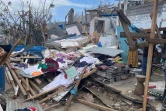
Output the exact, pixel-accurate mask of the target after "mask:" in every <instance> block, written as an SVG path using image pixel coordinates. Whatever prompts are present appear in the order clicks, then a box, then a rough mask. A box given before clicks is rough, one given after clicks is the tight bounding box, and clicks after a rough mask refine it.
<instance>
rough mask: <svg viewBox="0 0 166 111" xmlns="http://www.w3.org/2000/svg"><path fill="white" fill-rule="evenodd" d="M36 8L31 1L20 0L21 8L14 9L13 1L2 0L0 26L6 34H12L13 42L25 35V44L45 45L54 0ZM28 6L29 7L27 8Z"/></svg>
mask: <svg viewBox="0 0 166 111" xmlns="http://www.w3.org/2000/svg"><path fill="white" fill-rule="evenodd" d="M35 2H36V1H35ZM39 2H40V5H39V6H38V7H37V8H35V7H33V4H32V3H31V0H30V1H27V2H26V3H25V2H23V1H21V0H20V3H21V6H20V10H15V11H13V9H12V11H11V10H10V9H11V5H12V2H8V4H5V3H4V2H3V1H2V0H0V7H1V8H0V12H1V13H0V21H1V22H0V26H1V30H2V32H3V33H4V34H5V35H6V36H12V38H13V42H15V41H16V40H17V38H18V37H20V36H23V37H24V41H22V42H23V44H25V45H26V44H31V43H36V45H45V41H46V36H47V28H46V26H47V22H48V21H49V20H50V19H51V18H52V15H51V8H53V7H54V4H53V2H54V0H52V1H51V2H50V3H49V5H46V0H44V2H42V0H39ZM26 7H28V8H26Z"/></svg>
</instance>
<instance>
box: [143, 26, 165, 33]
mask: <svg viewBox="0 0 166 111" xmlns="http://www.w3.org/2000/svg"><path fill="white" fill-rule="evenodd" d="M164 30H166V27H163V28H159V31H164ZM142 31H143V32H145V33H147V32H151V29H143V30H142Z"/></svg>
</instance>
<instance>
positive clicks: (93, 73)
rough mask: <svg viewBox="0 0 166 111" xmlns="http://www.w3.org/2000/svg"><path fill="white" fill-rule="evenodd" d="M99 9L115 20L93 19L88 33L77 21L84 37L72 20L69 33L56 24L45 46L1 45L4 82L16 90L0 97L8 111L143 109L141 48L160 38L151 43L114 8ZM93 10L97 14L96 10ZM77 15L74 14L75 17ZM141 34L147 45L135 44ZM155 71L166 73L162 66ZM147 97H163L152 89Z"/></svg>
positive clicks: (67, 28) (118, 110) (0, 58)
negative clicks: (73, 105) (78, 106)
mask: <svg viewBox="0 0 166 111" xmlns="http://www.w3.org/2000/svg"><path fill="white" fill-rule="evenodd" d="M140 5H141V4H140ZM99 9H100V13H101V14H103V15H105V14H111V15H110V16H111V17H93V19H92V20H91V21H90V22H89V24H88V25H87V24H86V25H87V26H89V31H88V32H89V33H88V32H87V31H86V30H85V28H84V26H83V25H82V24H81V23H80V22H79V21H77V20H76V21H77V25H80V27H81V29H82V31H83V33H82V32H80V30H79V29H78V27H77V25H75V24H72V25H71V24H70V23H71V22H72V23H73V20H69V21H68V23H67V24H66V25H68V26H67V27H65V28H64V27H63V28H62V26H61V25H58V24H55V25H53V26H51V30H50V34H54V33H55V32H56V33H57V35H51V37H49V39H47V40H46V41H45V46H36V45H35V44H30V45H26V46H24V45H18V44H19V43H20V41H21V40H22V39H23V38H20V39H19V40H18V41H17V42H16V43H15V45H14V46H12V48H11V50H9V51H6V50H5V48H4V47H3V46H2V48H0V66H6V68H5V75H6V82H7V85H8V86H10V87H12V91H13V93H10V94H9V93H8V94H7V93H6V92H8V90H9V89H8V90H7V91H6V92H5V96H6V100H4V99H2V98H1V95H0V103H1V104H2V107H3V108H4V107H6V111H10V109H14V110H17V109H18V110H19V109H25V110H38V111H43V110H44V111H50V109H51V108H54V107H61V106H64V105H65V107H64V111H67V110H68V109H69V107H70V104H71V103H72V101H74V102H78V103H81V104H85V105H88V106H90V107H93V108H96V109H99V110H104V111H125V110H127V111H133V110H135V109H140V108H141V105H140V103H142V99H143V93H144V81H145V78H146V77H145V76H143V75H142V76H136V78H135V75H136V74H138V73H140V72H141V69H139V66H140V64H139V62H138V48H143V47H145V46H146V47H147V46H148V42H151V43H158V42H156V41H155V40H159V41H161V40H162V39H161V38H156V39H149V37H150V34H147V33H142V30H140V29H139V28H137V27H135V26H134V25H133V24H131V23H130V20H129V19H128V18H127V17H126V16H125V14H124V13H123V12H122V10H118V11H117V7H116V6H114V5H107V6H102V7H99ZM85 11H86V12H88V11H90V10H85ZM93 11H95V12H96V9H95V10H92V12H93ZM90 12H91V11H90ZM73 13H74V10H72V16H73ZM112 14H113V15H115V16H117V15H116V14H118V17H117V18H118V19H119V20H120V22H121V25H122V26H118V27H116V24H118V23H119V20H118V19H117V20H116V19H115V17H112ZM68 19H71V18H68ZM60 27H61V29H59V28H60ZM128 27H129V28H128ZM86 28H87V27H86ZM54 29H55V30H54ZM64 29H65V30H64ZM87 29H88V28H87ZM122 29H123V30H124V32H123V31H122ZM157 29H158V28H157ZM130 30H132V31H133V32H134V33H133V32H130ZM65 33H67V34H65ZM140 35H141V36H143V37H142V38H145V39H147V41H146V42H144V43H143V45H142V43H137V42H138V40H136V39H135V38H139V37H140ZM49 36H50V35H49ZM121 36H123V37H121ZM125 37H126V38H125ZM140 38H141V37H140ZM160 39H161V40H160ZM141 40H142V39H141ZM0 42H1V41H0ZM164 42H165V41H164ZM0 47H1V46H0ZM129 49H130V50H129ZM5 51H6V52H5ZM153 66H154V67H156V68H158V69H162V68H161V65H158V64H157V65H156V64H154V65H153ZM136 79H137V80H136ZM140 81H141V82H140ZM137 82H138V84H137V86H136V88H137V90H135V91H136V92H140V89H141V88H142V91H141V94H140V95H139V96H138V95H136V93H135V94H134V93H133V92H134V89H136V88H135V83H137ZM150 84H151V83H150ZM152 84H153V83H152ZM130 86H131V87H130ZM162 86H163V85H162ZM140 87H141V88H140ZM149 88H150V87H149ZM153 88H156V89H157V88H158V87H156V86H155V87H151V89H153ZM160 89H162V88H160ZM113 90H114V91H113ZM149 95H152V96H156V98H158V99H160V100H161V99H163V97H162V95H161V93H158V92H154V91H153V90H150V91H149ZM119 96H121V97H119ZM135 98H136V99H135ZM136 104H137V105H136ZM148 110H153V111H154V110H155V108H153V107H152V106H151V105H149V104H148Z"/></svg>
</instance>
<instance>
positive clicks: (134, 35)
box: [120, 32, 166, 39]
mask: <svg viewBox="0 0 166 111" xmlns="http://www.w3.org/2000/svg"><path fill="white" fill-rule="evenodd" d="M130 35H131V37H132V38H133V39H134V38H144V39H148V38H150V33H135V32H130ZM120 37H121V38H125V37H126V34H125V33H124V32H121V33H120ZM157 37H158V35H157V34H155V38H157ZM161 37H162V38H163V39H166V34H161Z"/></svg>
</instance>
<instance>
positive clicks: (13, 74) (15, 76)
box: [6, 62, 27, 96]
mask: <svg viewBox="0 0 166 111" xmlns="http://www.w3.org/2000/svg"><path fill="white" fill-rule="evenodd" d="M6 64H7V67H8V69H9V70H10V72H11V74H12V76H13V78H14V79H15V81H16V82H17V84H18V86H19V88H20V90H21V92H22V93H23V95H24V96H27V93H26V91H25V89H24V87H23V86H22V84H21V82H20V80H19V79H18V77H17V75H16V73H15V72H14V71H13V70H12V69H11V68H10V65H9V63H8V62H6Z"/></svg>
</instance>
